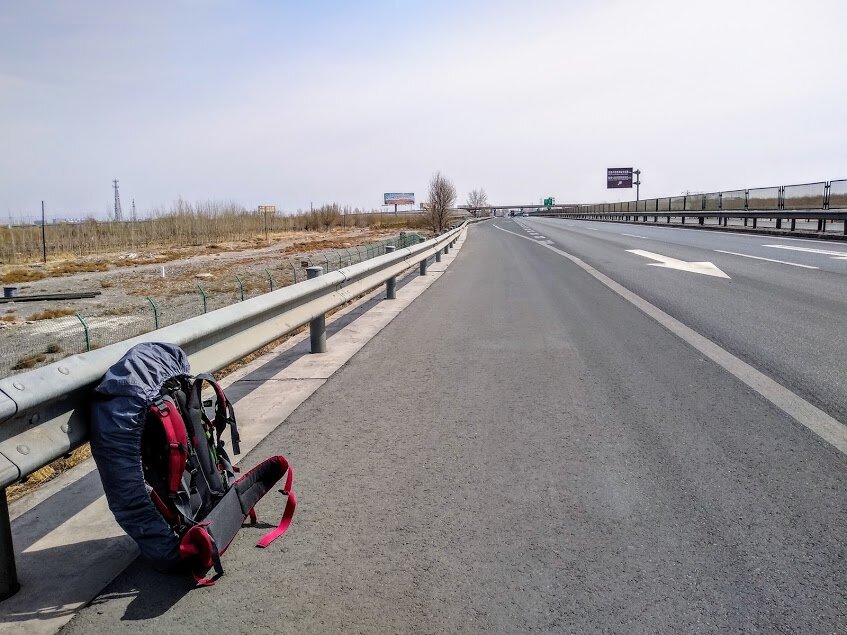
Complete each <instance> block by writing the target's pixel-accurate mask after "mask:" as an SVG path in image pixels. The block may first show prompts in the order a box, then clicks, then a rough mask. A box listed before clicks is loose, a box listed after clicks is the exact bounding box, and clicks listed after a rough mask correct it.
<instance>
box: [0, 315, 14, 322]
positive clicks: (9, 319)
mask: <svg viewBox="0 0 847 635" xmlns="http://www.w3.org/2000/svg"><path fill="white" fill-rule="evenodd" d="M14 321H15V316H14V315H3V316H0V322H14Z"/></svg>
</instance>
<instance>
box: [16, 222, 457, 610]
mask: <svg viewBox="0 0 847 635" xmlns="http://www.w3.org/2000/svg"><path fill="white" fill-rule="evenodd" d="M467 225H468V221H465V222H464V223H462V224H461V225H460V226H459V227H456V228H455V229H452V230H450V231H448V232H446V233H444V234H442V235H441V236H438V237H436V238H433V239H431V240H428V241H426V242H422V243H419V244H417V245H414V246H412V247H407V248H405V249H397V250H395V251H393V252H390V253H386V254H385V255H382V256H378V257H376V258H372V259H370V260H368V261H365V262H360V263H358V264H355V265H352V266H350V267H346V268H342V269H338V270H336V271H332V272H330V273H327V274H325V275H318V276H317V277H314V278H311V279H308V280H305V281H303V282H300V283H298V284H294V285H291V286H288V287H284V288H282V289H279V290H277V291H273V292H271V293H266V294H264V295H261V296H258V297H255V298H250V299H248V300H245V301H244V302H239V303H238V304H236V305H230V306H227V307H224V308H222V309H218V310H216V311H211V312H209V313H207V314H204V315H200V316H197V317H194V318H191V319H188V320H185V321H183V322H178V323H176V324H173V325H171V326H167V327H164V328H161V329H158V330H155V331H151V332H149V333H145V334H144V335H140V336H138V337H134V338H132V339H129V340H125V341H122V342H118V343H116V344H111V345H109V346H105V347H103V348H100V349H96V350H93V351H90V352H87V353H82V354H79V355H73V356H71V357H67V358H65V359H62V360H59V361H57V362H54V363H52V364H50V365H48V366H44V367H41V368H37V369H35V370H32V371H29V372H25V373H21V374H19V375H14V376H11V377H7V378H5V379H0V599H2V598H4V597H8V596H9V595H11V594H13V593H14V592H15V591H16V590H17V588H18V586H17V581H16V575H15V565H14V553H13V551H12V539H11V526H10V522H9V512H8V506H7V502H6V489H5V488H6V487H7V486H8V485H11V484H12V483H15V482H16V481H19V480H21V479H22V478H24V477H26V476H27V475H29V474H31V473H32V472H34V471H35V470H37V469H40V468H42V467H44V466H45V465H47V464H49V463H50V462H51V461H53V460H55V459H58V458H60V457H62V456H64V455H65V454H67V453H68V452H70V451H71V450H73V449H74V448H76V447H78V446H80V445H82V444H83V443H84V442H85V441H86V440H87V439H88V411H87V407H86V405H87V402H88V400H89V398H90V394H91V390H92V389H93V387H94V386H95V385H96V383H97V382H98V381H99V380H100V379H101V378H102V376H103V375H104V374H105V373H106V371H107V370H108V369H109V367H110V366H112V364H114V363H115V362H116V361H118V360H119V359H120V358H121V357H122V356H123V355H124V353H126V352H127V351H128V350H129V349H130V348H131V347H132V346H134V345H135V344H138V343H140V342H170V343H173V344H177V345H178V346H180V347H182V349H183V350H184V351H185V352H186V354H187V355H188V359H189V361H190V363H191V370H192V372H193V373H195V374H197V373H205V372H214V371H217V370H220V369H221V368H224V367H225V366H227V365H229V364H231V363H232V362H234V361H237V360H239V359H241V358H243V357H245V356H246V355H249V354H250V353H252V352H254V351H256V350H258V349H260V348H262V347H263V346H266V345H267V344H270V343H271V342H273V341H274V340H276V339H278V338H280V337H282V336H283V335H285V334H287V333H290V332H291V331H293V330H295V329H297V328H299V327H301V326H303V325H305V324H309V323H312V322H322V318H323V316H324V315H325V314H326V313H327V311H330V310H331V309H334V308H336V307H339V306H341V305H343V304H345V303H347V302H349V301H351V300H352V299H354V298H355V297H357V296H358V295H360V294H362V293H365V292H367V291H370V290H371V289H374V288H376V287H378V286H379V285H380V284H382V283H384V282H388V281H392V280H394V279H395V278H396V276H397V275H398V274H400V273H402V272H404V271H405V270H407V269H409V268H410V267H413V266H414V265H416V264H419V263H425V262H426V260H427V259H428V258H430V257H431V256H436V258H437V259H439V260H440V255H441V253H442V251H443V252H444V253H446V252H447V250H449V248H450V247H451V246H452V245H453V244H454V243H455V242H456V240H457V239H458V237H459V235H460V233H461V232H462V231H464V229H465V228H466V227H467ZM420 271H421V273H422V274H423V273H425V272H426V265H425V264H421V269H420ZM316 273H317V272H316ZM312 334H313V344H314V335H315V333H314V330H313V333H312Z"/></svg>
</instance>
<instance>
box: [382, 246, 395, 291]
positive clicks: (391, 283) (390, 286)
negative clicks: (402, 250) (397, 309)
mask: <svg viewBox="0 0 847 635" xmlns="http://www.w3.org/2000/svg"><path fill="white" fill-rule="evenodd" d="M394 249H396V248H395V247H394V246H393V245H386V247H385V253H387V254H390V253H391V252H392V251H394ZM396 298H397V277H396V276H391V277H390V278H389V279H388V280H386V281H385V299H386V300H394V299H396Z"/></svg>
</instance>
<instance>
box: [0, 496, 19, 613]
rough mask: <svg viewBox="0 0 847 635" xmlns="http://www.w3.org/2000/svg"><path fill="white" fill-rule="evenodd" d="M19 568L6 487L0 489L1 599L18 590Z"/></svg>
mask: <svg viewBox="0 0 847 635" xmlns="http://www.w3.org/2000/svg"><path fill="white" fill-rule="evenodd" d="M20 588H21V585H20V584H19V583H18V570H17V567H16V566H15V550H14V548H13V546H12V523H11V521H10V520H9V503H8V502H7V500H6V488H5V487H4V488H3V489H2V491H0V600H5V599H6V598H8V597H11V596H13V595H14V594H15V593H17V592H18V589H20Z"/></svg>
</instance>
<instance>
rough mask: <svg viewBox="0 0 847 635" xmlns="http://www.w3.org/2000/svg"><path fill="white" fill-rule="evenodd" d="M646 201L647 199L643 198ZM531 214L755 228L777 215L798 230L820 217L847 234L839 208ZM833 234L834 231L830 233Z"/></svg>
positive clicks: (821, 227) (822, 225)
mask: <svg viewBox="0 0 847 635" xmlns="http://www.w3.org/2000/svg"><path fill="white" fill-rule="evenodd" d="M642 202H644V201H642ZM531 216H544V217H552V218H575V219H579V220H611V221H623V222H644V223H647V222H651V220H650V219H652V222H653V223H659V222H660V221H659V219H660V218H661V219H664V221H665V223H666V224H669V223H670V222H671V219H672V218H674V219H676V218H678V219H680V224H682V225H685V221H686V219H696V221H697V225H699V226H706V219H709V218H712V219H716V220H717V223H716V225H711V226H713V227H714V226H717V227H728V224H727V222H728V220H729V219H731V218H733V219H743V221H744V226H745V227H747V226H748V222H749V223H750V225H749V226H750V227H752V228H753V229H757V228H758V221H759V220H760V219H763V218H764V219H774V220H775V221H776V222H775V225H776V227H775V228H776V229H782V221H784V220H787V221H790V226H789V230H790V231H795V230H796V227H797V220H800V219H804V220H814V221H817V232H825V231H826V226H827V223H828V222H832V221H843V223H844V235H845V236H847V209H843V210H838V211H810V210H762V211H759V210H756V211H751V210H749V209H748V210H738V211H699V212H698V211H685V210H661V211H659V210H652V209H648V210H645V209H643V208H639V209H638V211H637V212H636V211H632V212H620V211H613V212H606V211H570V210H562V211H556V210H553V211H549V212H547V211H545V212H536V213H534V214H531ZM830 235H831V234H830Z"/></svg>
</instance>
